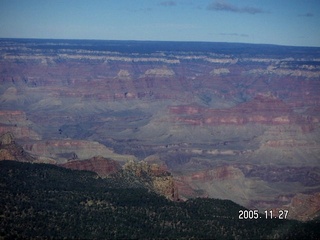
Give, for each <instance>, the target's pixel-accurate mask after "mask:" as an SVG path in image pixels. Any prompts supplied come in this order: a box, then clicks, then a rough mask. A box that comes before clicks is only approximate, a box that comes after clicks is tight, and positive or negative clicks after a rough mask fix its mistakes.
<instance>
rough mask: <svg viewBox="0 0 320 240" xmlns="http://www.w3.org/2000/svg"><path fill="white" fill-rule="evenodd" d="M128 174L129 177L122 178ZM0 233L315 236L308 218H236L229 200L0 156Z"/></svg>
mask: <svg viewBox="0 0 320 240" xmlns="http://www.w3.org/2000/svg"><path fill="white" fill-rule="evenodd" d="M129 182H130V183H131V184H129ZM0 193H1V198H0V238H1V239H18V238H19V239H21V238H27V239H317V238H318V237H319V236H320V228H319V226H320V224H319V221H320V220H319V219H316V220H313V221H310V222H305V223H303V222H299V221H295V220H279V219H272V220H271V219H265V217H264V216H263V215H261V216H262V217H261V219H260V218H259V219H255V220H239V219H238V216H239V210H240V209H245V208H244V207H241V206H240V205H238V204H236V203H233V202H232V201H229V200H219V199H209V198H197V199H190V200H188V201H176V202H174V201H170V200H167V199H166V198H164V197H162V196H159V195H157V194H156V193H154V192H152V191H150V190H148V189H146V188H144V187H143V185H139V184H136V185H135V184H134V182H133V181H132V179H130V177H126V176H124V175H122V176H121V177H119V176H118V177H109V178H100V177H98V175H96V174H95V173H92V172H88V171H76V170H70V169H65V168H62V167H58V166H55V165H50V164H36V163H22V162H16V161H1V162H0Z"/></svg>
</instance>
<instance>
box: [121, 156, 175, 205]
mask: <svg viewBox="0 0 320 240" xmlns="http://www.w3.org/2000/svg"><path fill="white" fill-rule="evenodd" d="M123 168H124V170H125V171H129V172H131V173H133V174H134V175H135V176H137V177H138V178H139V179H141V181H142V182H143V183H145V184H146V186H147V187H149V188H150V189H152V190H154V191H155V192H157V193H158V194H160V195H163V196H165V197H166V198H168V199H171V200H177V199H178V196H177V192H176V189H175V184H174V179H173V177H172V175H171V173H169V172H167V171H165V170H163V168H162V167H161V166H159V165H158V164H151V165H149V164H147V163H146V162H144V161H142V162H134V161H129V162H127V163H126V164H125V165H124V167H123Z"/></svg>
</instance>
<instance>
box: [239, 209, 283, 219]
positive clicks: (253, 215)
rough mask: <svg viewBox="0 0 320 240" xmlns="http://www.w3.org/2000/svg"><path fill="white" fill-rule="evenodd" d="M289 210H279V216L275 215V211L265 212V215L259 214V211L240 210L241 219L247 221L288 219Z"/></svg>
mask: <svg viewBox="0 0 320 240" xmlns="http://www.w3.org/2000/svg"><path fill="white" fill-rule="evenodd" d="M288 213H289V211H288V210H278V211H277V214H274V212H273V210H265V211H264V215H262V214H259V210H257V209H254V210H239V216H238V217H239V219H240V220H246V219H262V218H265V219H287V217H288Z"/></svg>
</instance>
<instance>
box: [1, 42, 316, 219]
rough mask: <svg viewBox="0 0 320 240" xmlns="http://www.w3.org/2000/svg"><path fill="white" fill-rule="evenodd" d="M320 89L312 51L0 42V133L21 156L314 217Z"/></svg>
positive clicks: (182, 194)
mask: <svg viewBox="0 0 320 240" xmlns="http://www.w3.org/2000/svg"><path fill="white" fill-rule="evenodd" d="M319 92H320V49H319V48H307V47H286V46H276V45H258V44H256V45H253V44H236V43H192V42H190V43H187V42H186V43H178V42H139V41H80V40H35V39H0V135H2V134H5V133H8V132H10V133H11V134H12V135H13V136H14V138H15V140H14V141H15V142H17V143H18V144H19V145H20V146H22V150H21V149H20V150H21V151H25V153H27V154H28V155H27V156H28V158H27V159H26V158H24V157H23V156H24V155H23V154H22V155H21V154H20V155H19V156H20V157H21V161H23V160H25V159H26V160H25V161H31V160H32V161H37V162H44V163H52V164H58V165H68V164H70V162H74V161H76V162H77V163H78V162H80V163H81V161H84V160H86V161H87V159H93V160H92V161H95V160H94V159H96V160H97V161H98V163H99V161H100V160H101V158H108V159H112V160H113V161H116V162H117V163H118V164H120V165H122V166H123V165H125V164H127V163H128V162H132V161H134V162H142V163H147V164H150V165H152V164H153V165H157V166H158V168H161V169H162V170H163V171H168V172H170V173H171V174H172V176H173V179H174V188H175V190H174V191H175V194H176V196H177V197H178V198H179V199H181V200H186V199H190V198H196V197H209V198H218V199H229V200H232V201H234V202H236V203H238V204H240V205H242V206H245V207H247V208H250V209H259V210H260V211H264V210H268V209H274V210H276V209H286V210H289V215H288V217H289V218H292V219H297V220H302V221H307V220H311V219H314V218H316V217H318V216H319V214H320V204H319V202H320V95H319ZM3 141H5V140H3ZM5 144H6V142H3V143H2V145H5ZM0 153H1V154H0V159H1V160H2V159H7V160H10V159H8V158H10V156H11V155H10V149H9V148H6V149H4V150H3V149H1V152H0ZM11 157H12V156H11ZM99 159H100V160H99ZM12 160H19V159H12ZM98 165H99V164H98ZM98 168H99V167H98Z"/></svg>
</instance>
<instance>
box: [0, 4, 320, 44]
mask: <svg viewBox="0 0 320 240" xmlns="http://www.w3.org/2000/svg"><path fill="white" fill-rule="evenodd" d="M319 23H320V1H319V0H280V1H279V0H242V1H237V0H65V1H63V0H24V1H21V0H0V38H50V39H52V38H53V39H105V40H160V41H209V42H244V43H266V44H279V45H290V46H318V47H319V46H320V28H319Z"/></svg>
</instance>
